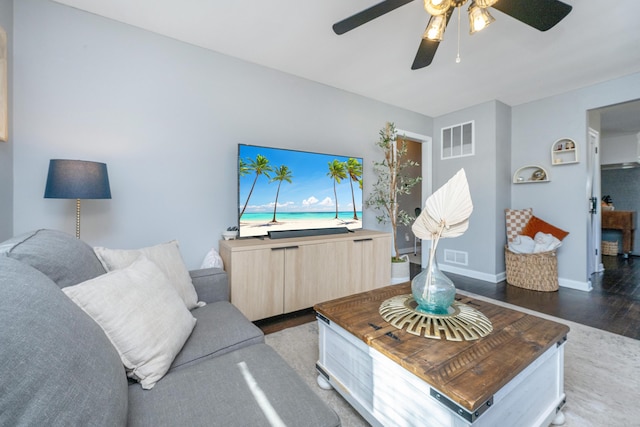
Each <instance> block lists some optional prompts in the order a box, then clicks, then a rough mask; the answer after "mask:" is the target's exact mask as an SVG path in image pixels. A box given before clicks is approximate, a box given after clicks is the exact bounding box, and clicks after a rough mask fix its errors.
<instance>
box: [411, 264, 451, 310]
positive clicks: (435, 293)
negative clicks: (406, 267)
mask: <svg viewBox="0 0 640 427" xmlns="http://www.w3.org/2000/svg"><path fill="white" fill-rule="evenodd" d="M411 293H412V294H413V299H414V300H415V301H416V303H417V304H418V307H417V308H416V309H417V311H419V312H422V313H426V314H449V307H451V304H453V300H454V299H455V296H456V287H455V286H454V284H453V282H452V281H451V279H449V278H448V277H447V276H445V275H444V273H443V272H442V271H440V269H439V268H438V261H437V260H436V257H435V255H434V256H433V257H432V258H431V263H430V264H429V265H428V266H427V268H425V269H424V270H423V271H422V272H421V273H420V274H418V275H417V276H416V277H414V278H413V280H412V281H411Z"/></svg>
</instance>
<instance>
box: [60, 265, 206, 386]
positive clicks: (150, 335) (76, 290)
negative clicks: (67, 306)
mask: <svg viewBox="0 0 640 427" xmlns="http://www.w3.org/2000/svg"><path fill="white" fill-rule="evenodd" d="M62 291H63V292H64V293H65V294H67V296H68V297H69V298H71V300H72V301H73V302H74V303H76V304H77V305H78V306H79V307H80V308H81V309H82V310H84V311H85V312H86V313H87V314H88V315H89V316H91V317H92V318H93V320H95V321H96V323H98V324H99V325H100V327H101V328H102V329H103V330H104V332H105V333H106V335H107V337H108V338H109V340H110V341H111V343H112V344H113V346H114V347H115V348H116V350H117V351H118V353H119V354H120V358H121V360H122V363H123V364H124V366H125V368H126V369H127V375H128V376H129V377H130V378H134V379H136V380H138V381H140V384H141V385H142V388H144V389H150V388H152V387H153V386H154V385H155V383H156V382H157V381H159V380H160V379H161V378H162V377H163V376H164V374H166V373H167V371H168V370H169V367H170V366H171V363H172V362H173V359H175V357H176V355H177V354H178V353H179V352H180V350H181V349H182V346H183V345H184V343H185V341H186V340H187V339H188V338H189V335H191V332H192V331H193V328H194V326H195V324H196V319H195V318H194V317H193V316H192V315H191V312H190V311H189V310H187V308H186V307H185V306H184V304H183V303H182V301H181V300H180V297H179V295H178V293H177V292H176V291H175V289H174V288H173V286H171V284H170V283H169V280H168V279H167V277H166V276H165V275H164V273H163V272H162V271H160V269H159V268H158V266H157V265H156V264H155V263H153V262H151V261H149V260H148V259H146V258H144V257H140V258H139V259H138V260H136V261H135V262H134V263H133V264H131V265H130V266H129V267H126V268H124V269H120V270H115V271H112V272H109V273H107V274H103V275H102V276H98V277H96V278H94V279H91V280H88V281H86V282H82V283H80V284H78V285H75V286H68V287H66V288H62ZM80 345H81V344H80Z"/></svg>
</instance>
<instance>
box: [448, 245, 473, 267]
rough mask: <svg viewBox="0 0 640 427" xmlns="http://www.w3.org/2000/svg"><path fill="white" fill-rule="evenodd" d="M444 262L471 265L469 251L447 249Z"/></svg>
mask: <svg viewBox="0 0 640 427" xmlns="http://www.w3.org/2000/svg"><path fill="white" fill-rule="evenodd" d="M444 262H446V263H448V264H458V265H469V252H464V251H454V250H452V249H445V250H444Z"/></svg>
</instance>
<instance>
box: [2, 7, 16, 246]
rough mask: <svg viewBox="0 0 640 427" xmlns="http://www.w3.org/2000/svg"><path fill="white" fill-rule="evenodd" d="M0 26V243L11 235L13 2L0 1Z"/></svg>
mask: <svg viewBox="0 0 640 427" xmlns="http://www.w3.org/2000/svg"><path fill="white" fill-rule="evenodd" d="M0 26H2V28H4V30H5V31H6V33H7V50H8V52H7V54H8V62H7V68H8V70H7V72H8V90H9V92H8V95H9V102H8V108H9V140H8V141H7V142H0V242H1V241H3V240H5V239H7V238H9V237H11V235H12V234H13V126H12V124H11V119H12V117H13V99H12V93H13V84H12V81H13V72H12V65H13V61H12V60H11V59H12V57H13V54H12V52H13V48H12V44H13V1H12V0H0Z"/></svg>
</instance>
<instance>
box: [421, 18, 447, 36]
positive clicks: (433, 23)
mask: <svg viewBox="0 0 640 427" xmlns="http://www.w3.org/2000/svg"><path fill="white" fill-rule="evenodd" d="M446 27H447V16H446V15H436V16H432V17H431V18H430V19H429V24H427V29H426V30H425V32H424V34H423V35H422V38H425V39H429V40H432V41H434V42H441V41H442V38H443V37H444V30H445V28H446Z"/></svg>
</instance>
